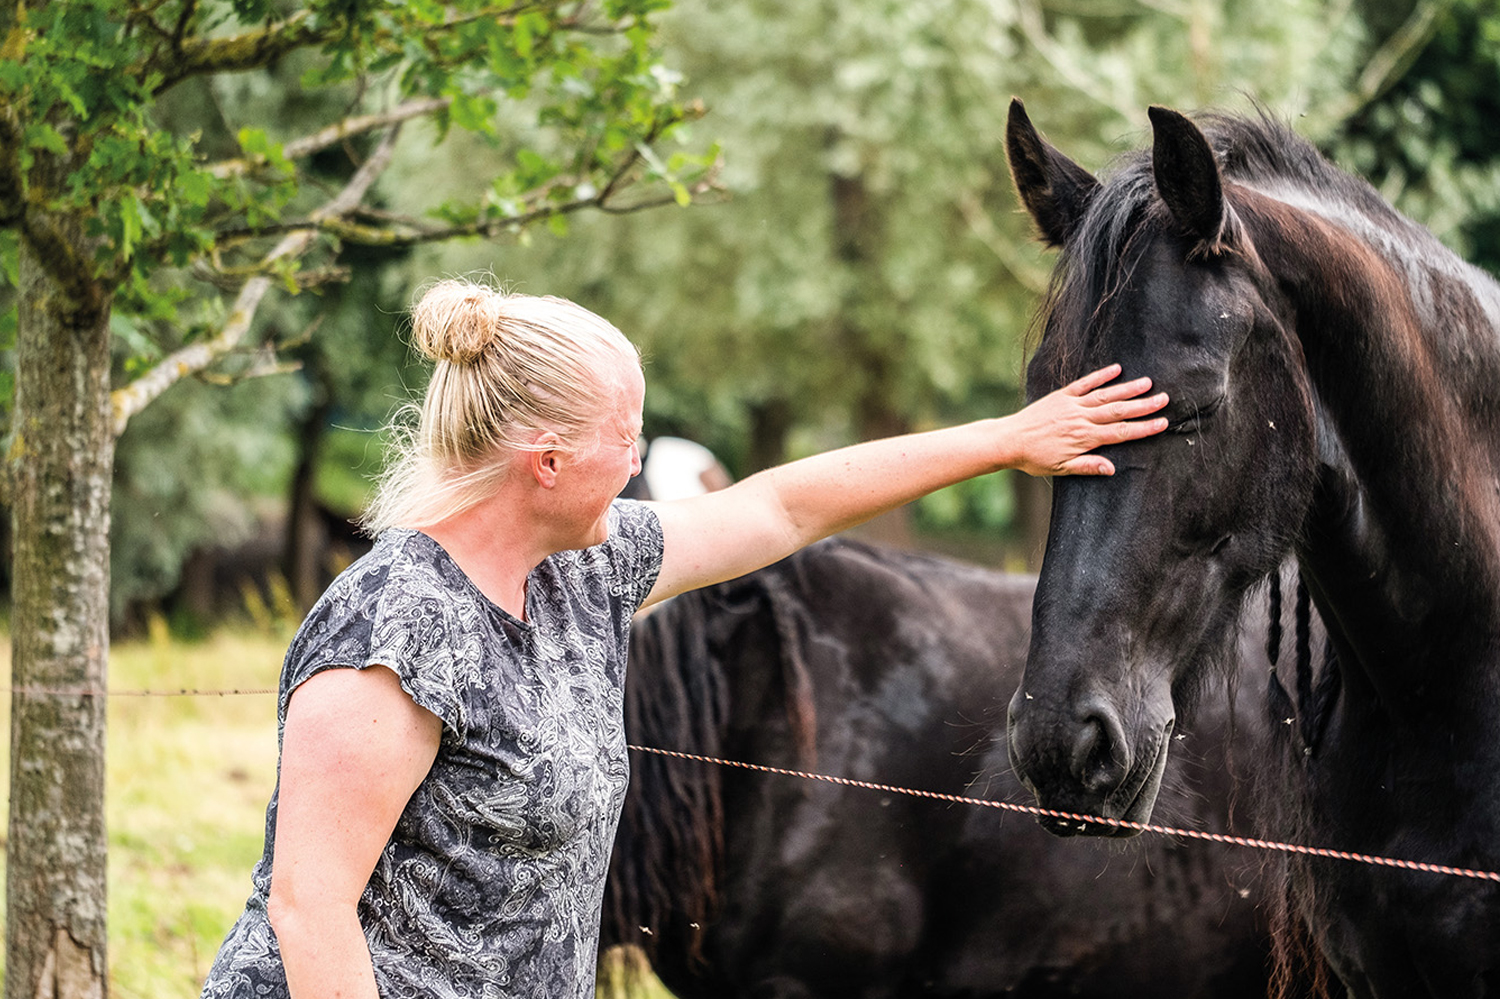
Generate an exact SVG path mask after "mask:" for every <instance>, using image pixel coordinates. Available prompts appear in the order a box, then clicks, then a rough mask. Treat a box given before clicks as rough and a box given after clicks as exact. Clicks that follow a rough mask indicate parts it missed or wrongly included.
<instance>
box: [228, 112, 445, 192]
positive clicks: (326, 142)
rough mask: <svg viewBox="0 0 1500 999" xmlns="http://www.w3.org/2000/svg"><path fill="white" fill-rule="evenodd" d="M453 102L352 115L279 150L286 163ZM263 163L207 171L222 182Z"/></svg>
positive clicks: (245, 161) (243, 160) (242, 161)
mask: <svg viewBox="0 0 1500 999" xmlns="http://www.w3.org/2000/svg"><path fill="white" fill-rule="evenodd" d="M452 103H453V98H451V97H425V98H422V99H420V100H415V101H407V102H406V103H405V104H398V105H397V106H396V107H393V108H391V109H390V110H388V111H381V112H379V113H377V114H362V115H354V116H352V117H349V118H345V119H344V120H343V121H337V122H334V123H333V124H332V125H329V126H327V127H326V128H321V129H319V130H318V131H316V132H313V133H312V134H311V135H304V136H302V137H301V138H297V139H293V140H292V141H290V142H288V143H286V144H285V145H284V146H282V147H281V152H282V155H283V156H285V157H286V158H287V159H289V160H295V159H301V158H302V157H304V156H311V155H312V154H313V153H317V152H322V151H323V150H324V149H327V148H328V147H329V146H335V145H338V144H339V143H340V142H343V141H344V140H345V139H347V138H349V137H351V136H355V135H362V134H364V133H365V132H373V131H374V130H375V129H377V128H387V127H389V126H391V125H398V124H400V123H401V122H404V121H409V120H411V119H412V118H420V117H422V116H423V115H428V114H431V113H432V112H434V111H439V110H441V109H443V108H445V107H447V106H448V105H450V104H452ZM264 162H265V161H264V160H263V159H259V158H253V159H252V158H248V157H240V158H239V159H233V160H224V161H222V162H219V163H215V164H213V165H211V166H210V167H209V168H208V172H209V173H211V174H213V175H214V176H215V177H218V178H219V179H220V180H223V179H225V178H227V177H234V176H238V175H239V174H243V173H248V172H250V171H251V170H253V169H254V168H255V167H257V166H260V165H262V164H263V163H264Z"/></svg>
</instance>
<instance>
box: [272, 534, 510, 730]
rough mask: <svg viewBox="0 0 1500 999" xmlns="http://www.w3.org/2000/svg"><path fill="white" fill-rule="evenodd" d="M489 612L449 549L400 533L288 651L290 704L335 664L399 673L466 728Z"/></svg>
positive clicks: (386, 538) (350, 573)
mask: <svg viewBox="0 0 1500 999" xmlns="http://www.w3.org/2000/svg"><path fill="white" fill-rule="evenodd" d="M483 619H484V610H483V608H482V606H481V602H480V598H479V596H478V594H477V591H475V590H474V589H473V586H472V584H470V583H469V582H468V580H467V578H466V577H465V576H464V575H463V573H462V571H461V570H459V569H458V566H457V565H456V564H455V563H454V562H453V560H452V559H451V558H449V557H448V556H447V553H445V552H444V551H443V550H442V548H441V546H439V545H438V544H437V542H435V541H433V540H432V539H431V538H429V537H427V536H426V535H424V534H422V533H420V532H418V531H411V530H404V529H400V528H392V529H390V530H387V531H384V532H382V534H381V535H380V537H379V538H378V539H376V542H375V547H374V548H372V549H371V550H370V552H369V553H368V554H366V555H365V556H363V557H362V558H360V559H359V560H358V561H356V562H355V563H354V564H353V565H351V566H349V568H347V569H345V570H344V571H343V572H342V573H340V574H339V576H338V578H337V579H335V580H334V581H333V583H332V584H331V585H330V586H329V587H328V589H327V590H326V591H324V593H323V596H322V597H321V598H320V599H319V600H318V602H317V604H315V605H314V607H313V609H312V610H311V611H310V612H309V613H308V615H307V617H306V618H304V619H303V622H302V626H301V627H300V628H299V629H298V631H297V635H296V637H295V638H293V640H292V643H291V646H290V647H289V648H288V650H287V658H286V664H285V668H284V671H283V687H284V692H283V697H284V698H285V696H286V695H287V694H289V693H290V691H291V689H293V688H294V687H295V686H297V685H298V684H299V683H301V682H302V681H303V680H305V679H306V678H307V677H309V676H311V675H313V674H314V673H317V672H319V671H321V670H323V669H327V668H329V667H332V666H347V667H353V668H355V669H363V668H364V667H366V666H369V665H374V664H380V665H383V666H386V667H388V668H390V669H391V670H393V671H395V673H396V674H397V676H398V677H400V678H401V682H402V686H403V688H405V689H406V690H407V692H408V693H410V694H412V696H413V698H414V699H415V700H416V701H417V703H418V704H420V705H422V706H423V707H426V708H428V709H429V710H432V711H433V712H434V713H435V714H437V715H438V716H439V717H441V718H443V719H444V720H445V721H448V722H450V724H452V725H453V727H455V728H456V729H459V730H460V731H461V730H462V725H461V720H460V719H459V712H458V709H457V708H456V707H455V705H456V703H457V698H458V692H459V690H460V689H461V688H462V687H463V686H464V684H465V683H467V682H468V680H469V679H470V678H469V677H468V676H467V675H466V671H467V670H470V669H473V668H477V664H478V662H479V661H480V655H479V651H480V648H481V646H482V644H483V635H484V629H483Z"/></svg>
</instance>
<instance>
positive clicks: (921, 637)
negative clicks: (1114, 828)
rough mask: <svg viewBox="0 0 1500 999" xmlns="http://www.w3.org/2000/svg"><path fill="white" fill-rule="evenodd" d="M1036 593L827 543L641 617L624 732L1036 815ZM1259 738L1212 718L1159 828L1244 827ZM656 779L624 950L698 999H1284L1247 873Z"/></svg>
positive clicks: (990, 817) (908, 802) (663, 767)
mask: <svg viewBox="0 0 1500 999" xmlns="http://www.w3.org/2000/svg"><path fill="white" fill-rule="evenodd" d="M1034 586H1035V580H1034V579H1033V578H1032V577H1029V576H1018V575H1010V574H1002V573H996V572H991V571H985V570H981V569H977V568H972V567H968V566H963V565H959V564H956V563H953V562H949V561H944V560H940V559H936V558H931V557H927V556H922V555H915V554H902V553H896V552H891V551H884V550H880V549H875V548H871V547H866V546H864V545H860V544H856V543H852V542H849V541H843V540H833V541H828V542H824V543H822V544H819V545H816V546H814V547H812V548H810V549H807V550H805V551H803V552H801V553H799V554H797V555H794V556H792V557H791V558H789V559H787V560H785V561H783V562H781V563H778V564H776V565H774V566H771V567H769V568H767V569H763V570H761V571H759V572H756V573H752V574H750V575H748V576H746V577H743V578H742V579H739V580H735V581H732V582H729V583H725V584H721V585H718V586H715V587H711V588H708V589H706V590H702V591H697V592H694V593H689V594H685V595H683V596H681V597H678V598H676V599H674V600H672V601H670V602H668V603H667V604H666V605H664V606H663V607H661V608H660V609H658V610H657V611H656V612H655V613H653V614H652V615H650V616H648V617H646V618H644V619H643V620H641V621H639V622H638V623H637V624H636V626H635V629H634V636H633V639H632V646H631V654H630V671H629V679H628V682H627V704H626V724H627V733H628V737H629V739H630V741H631V742H632V743H635V744H637V745H645V746H650V747H656V748H661V749H668V750H680V751H687V752H692V753H698V754H703V755H709V756H717V757H723V758H728V759H732V760H739V761H745V762H751V763H758V764H766V765H772V766H779V767H786V768H793V769H802V770H815V771H817V772H820V773H825V774H832V775H838V776H841V777H849V778H855V779H859V780H865V781H870V782H879V783H884V784H891V785H897V786H902V787H911V788H919V789H924V790H929V791H938V792H946V793H950V794H955V795H965V796H973V797H980V798H986V799H994V800H1007V801H1012V802H1023V801H1025V800H1027V799H1028V798H1029V794H1028V793H1027V791H1026V790H1025V789H1024V788H1023V787H1022V786H1021V785H1020V783H1019V782H1018V781H1017V780H1016V778H1015V777H1014V776H1013V774H1012V772H1011V768H1010V766H1009V763H1008V760H1007V757H1006V750H1005V728H1004V725H1005V704H1006V701H1007V700H1008V699H1009V698H1010V696H1011V694H1012V693H1013V692H1014V691H1015V688H1016V684H1017V683H1018V681H1019V678H1020V676H1021V671H1022V667H1023V665H1024V663H1025V656H1026V649H1027V643H1028V638H1029V622H1030V617H1031V597H1032V592H1033V589H1034ZM1253 630H1254V629H1251V631H1253ZM1248 633H1249V631H1247V634H1248ZM1260 634H1261V635H1263V634H1264V631H1263V630H1261V631H1260ZM1249 654H1250V655H1252V656H1254V655H1255V654H1256V653H1254V652H1251V653H1249ZM1241 715H1243V716H1244V717H1241V718H1239V719H1238V722H1237V725H1231V724H1230V711H1229V704H1228V698H1227V697H1225V696H1220V697H1209V698H1208V699H1207V701H1206V703H1205V705H1204V707H1203V709H1202V711H1201V712H1200V714H1199V716H1198V718H1197V722H1196V724H1195V725H1194V726H1189V727H1186V728H1181V729H1179V735H1180V736H1181V737H1180V738H1179V739H1178V740H1177V742H1176V744H1175V745H1174V751H1173V754H1172V763H1171V765H1170V767H1169V771H1168V775H1167V778H1166V780H1165V781H1164V787H1163V791H1162V799H1161V810H1160V811H1158V813H1157V816H1156V821H1158V822H1161V823H1170V824H1175V825H1182V826H1190V827H1193V828H1197V829H1206V830H1214V831H1225V830H1227V829H1229V828H1230V827H1231V824H1233V826H1234V827H1235V828H1236V829H1242V828H1244V827H1246V826H1247V825H1248V822H1247V821H1245V818H1246V817H1245V816H1243V815H1239V814H1234V813H1233V809H1232V807H1231V806H1232V802H1234V800H1235V797H1236V791H1235V787H1236V781H1235V780H1234V778H1233V777H1232V776H1231V771H1234V772H1238V773H1241V774H1244V773H1246V772H1248V771H1250V770H1251V769H1253V767H1254V765H1255V763H1256V761H1257V757H1258V755H1259V754H1260V753H1261V751H1262V743H1263V738H1264V734H1265V733H1264V726H1263V725H1262V724H1261V723H1260V722H1259V721H1258V719H1259V718H1260V717H1261V715H1260V712H1258V711H1246V712H1241ZM632 764H633V768H634V777H633V782H632V786H631V791H630V795H629V797H628V799H627V801H626V805H625V812H624V816H623V818H622V821H621V826H620V831H619V834H618V837H617V839H616V844H615V855H614V861H613V864H612V867H611V871H610V878H609V886H608V890H607V894H606V898H605V913H604V919H605V925H604V932H603V938H602V942H601V947H608V946H610V945H613V944H619V943H637V944H641V945H643V946H644V947H645V948H646V950H647V952H648V953H649V954H650V955H651V956H652V960H653V966H654V968H655V970H656V972H657V974H658V975H659V976H660V978H661V979H662V980H663V981H664V982H665V983H666V984H667V985H668V987H669V988H671V989H672V990H673V992H674V993H675V994H676V995H677V996H678V997H680V999H736V997H752V996H754V997H767V999H771V997H776V999H793V997H811V996H818V997H825V999H834V997H861V999H875V997H883V996H912V995H930V996H953V997H958V996H965V997H982V996H1001V995H1006V996H1098V997H1106V996H1108V997H1113V999H1121V997H1134V996H1142V997H1145V996H1150V997H1191V996H1213V997H1215V999H1232V997H1237V996H1247V997H1248V996H1264V995H1265V994H1266V989H1267V972H1266V970H1265V969H1266V966H1267V965H1266V954H1267V944H1266V940H1267V933H1266V930H1265V926H1264V920H1263V918H1262V916H1261V912H1262V911H1263V909H1261V908H1258V906H1259V904H1260V903H1262V902H1264V901H1266V900H1265V899H1264V898H1263V897H1262V896H1263V891H1264V889H1263V882H1262V880H1261V877H1260V865H1261V862H1262V858H1261V857H1260V856H1258V855H1255V854H1253V853H1251V852H1250V851H1245V850H1234V849H1233V848H1229V847H1221V846H1217V845H1213V844H1207V843H1203V842H1201V841H1186V842H1175V841H1173V840H1172V839H1170V838H1167V837H1165V836H1160V835H1146V836H1143V837H1140V838H1137V839H1135V840H1130V841H1124V842H1101V841H1097V840H1091V839H1075V840H1071V841H1061V840H1058V839H1056V838H1055V837H1052V836H1049V835H1047V834H1046V833H1045V832H1044V831H1043V830H1041V829H1040V828H1039V827H1038V826H1037V825H1036V823H1035V822H1034V821H1033V820H1032V819H1031V818H1030V817H1029V816H1027V815H1018V814H1013V813H1007V812H1004V811H1000V810H997V809H991V808H984V807H978V806H975V805H966V804H955V803H945V802H941V801H934V800H928V799H921V798H915V797H910V796H906V795H901V794H894V793H889V792H883V791H872V790H867V789H862V788H853V787H842V786H836V785H831V784H827V783H821V782H812V781H808V780H806V779H800V778H795V777H788V776H776V775H768V774H763V773H756V772H749V771H745V770H739V769H728V768H724V767H721V766H716V765H713V764H706V763H700V762H691V761H682V760H675V759H666V758H663V757H660V756H657V755H654V754H645V753H639V752H637V753H633V754H632ZM1247 797H1248V796H1247ZM1239 807H1240V808H1241V809H1242V810H1243V808H1245V807H1247V806H1245V805H1241V806H1239ZM1232 819H1233V823H1232Z"/></svg>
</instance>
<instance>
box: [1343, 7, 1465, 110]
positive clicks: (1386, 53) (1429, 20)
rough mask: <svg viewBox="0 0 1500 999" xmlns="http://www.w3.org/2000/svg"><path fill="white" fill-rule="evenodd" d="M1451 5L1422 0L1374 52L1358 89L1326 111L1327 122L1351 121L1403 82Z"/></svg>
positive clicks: (1357, 86) (1356, 85)
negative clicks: (1442, 15)
mask: <svg viewBox="0 0 1500 999" xmlns="http://www.w3.org/2000/svg"><path fill="white" fill-rule="evenodd" d="M1451 6H1453V0H1419V2H1418V3H1417V5H1416V7H1414V8H1413V9H1412V12H1411V16H1409V17H1408V18H1407V19H1406V21H1405V22H1403V23H1402V25H1401V27H1399V28H1397V29H1396V30H1395V31H1394V32H1393V33H1392V34H1391V36H1390V37H1389V38H1387V39H1386V40H1385V42H1384V43H1382V44H1381V46H1380V48H1378V49H1376V50H1375V53H1374V54H1373V55H1371V56H1370V60H1369V62H1367V63H1366V64H1365V69H1364V72H1363V73H1360V74H1359V80H1358V81H1357V82H1356V83H1355V86H1354V89H1353V90H1351V91H1349V92H1347V93H1345V94H1344V95H1343V98H1342V100H1340V101H1339V102H1338V103H1336V104H1334V106H1333V108H1332V109H1331V110H1329V111H1326V112H1324V113H1323V115H1322V117H1323V119H1324V121H1325V123H1326V124H1327V125H1329V126H1333V127H1337V126H1338V125H1339V124H1340V123H1342V122H1345V121H1348V120H1349V119H1350V118H1352V117H1354V116H1355V115H1357V114H1359V113H1360V112H1361V111H1363V110H1364V109H1365V108H1367V107H1369V106H1370V105H1371V104H1372V103H1374V102H1375V101H1377V100H1379V99H1380V98H1381V97H1382V96H1384V94H1385V93H1386V92H1387V91H1389V90H1390V89H1391V88H1392V87H1394V86H1395V85H1396V84H1397V83H1398V82H1400V80H1401V77H1403V76H1405V75H1406V71H1407V70H1409V69H1411V67H1412V63H1414V62H1416V61H1417V57H1418V56H1419V55H1421V54H1422V49H1423V48H1424V47H1425V46H1426V45H1427V43H1428V42H1429V41H1431V40H1432V36H1433V35H1434V34H1435V33H1436V32H1437V24H1438V17H1439V15H1441V14H1444V13H1446V12H1447V10H1448V8H1449V7H1451Z"/></svg>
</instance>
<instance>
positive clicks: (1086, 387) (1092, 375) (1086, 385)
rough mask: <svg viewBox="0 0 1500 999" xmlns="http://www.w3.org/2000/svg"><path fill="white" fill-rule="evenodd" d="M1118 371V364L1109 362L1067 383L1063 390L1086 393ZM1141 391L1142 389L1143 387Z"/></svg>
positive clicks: (1109, 380) (1080, 393)
mask: <svg viewBox="0 0 1500 999" xmlns="http://www.w3.org/2000/svg"><path fill="white" fill-rule="evenodd" d="M1119 373H1120V366H1119V365H1118V364H1110V365H1107V366H1105V367H1102V368H1100V369H1099V370H1098V371H1091V372H1089V373H1088V374H1086V375H1084V376H1083V377H1082V378H1080V379H1078V380H1077V381H1075V382H1071V383H1069V385H1068V386H1067V388H1066V390H1065V391H1067V392H1068V393H1069V394H1071V395H1088V394H1089V393H1090V392H1092V391H1093V390H1094V389H1096V388H1098V387H1099V386H1101V385H1104V384H1106V383H1107V382H1111V381H1113V380H1114V379H1115V377H1116V376H1118V375H1119ZM1141 391H1144V389H1143V390H1141ZM1137 394H1139V393H1137Z"/></svg>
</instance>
